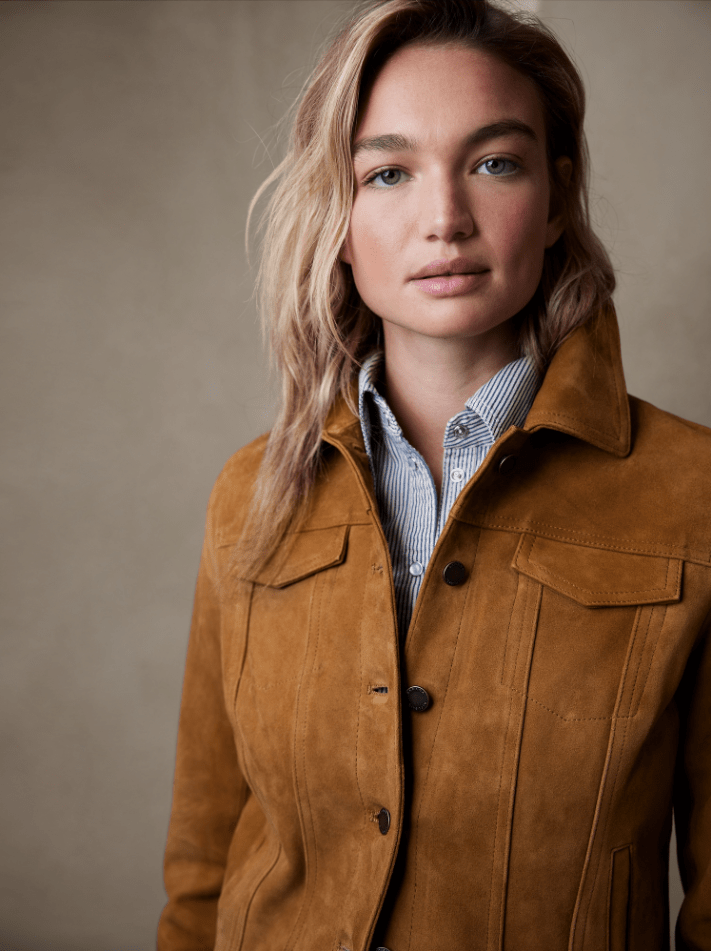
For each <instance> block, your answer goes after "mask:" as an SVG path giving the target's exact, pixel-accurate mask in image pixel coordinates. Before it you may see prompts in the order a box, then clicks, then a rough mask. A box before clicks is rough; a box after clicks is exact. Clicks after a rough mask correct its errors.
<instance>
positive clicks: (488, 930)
mask: <svg viewBox="0 0 711 951" xmlns="http://www.w3.org/2000/svg"><path fill="white" fill-rule="evenodd" d="M515 692H516V693H523V691H521V690H517V691H515ZM512 712H513V698H512V697H511V696H509V713H508V717H507V718H506V731H505V733H504V743H503V744H502V749H501V760H500V762H499V769H498V774H499V785H498V787H497V789H496V828H495V829H494V845H493V848H492V852H491V876H490V878H489V905H488V908H487V912H486V933H487V936H490V935H491V914H492V907H491V906H492V903H493V901H494V867H495V864H496V848H497V845H498V841H499V826H500V824H501V783H502V780H503V772H504V763H505V761H506V737H508V735H509V731H510V729H511V714H512ZM487 943H489V944H490V942H488V940H487Z"/></svg>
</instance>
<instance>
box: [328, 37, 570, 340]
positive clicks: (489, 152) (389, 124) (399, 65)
mask: <svg viewBox="0 0 711 951" xmlns="http://www.w3.org/2000/svg"><path fill="white" fill-rule="evenodd" d="M353 156H354V158H353V162H354V169H355V177H356V182H357V190H356V194H355V199H354V204H353V210H352V214H351V220H350V227H349V232H348V237H347V239H346V242H345V244H344V247H343V249H342V252H341V258H342V260H344V261H345V262H346V263H348V264H350V265H351V267H352V269H353V278H354V280H355V283H356V287H357V288H358V291H359V293H360V295H361V297H362V298H363V300H364V301H365V303H366V304H367V305H368V307H369V308H370V309H371V310H372V311H373V312H374V313H375V314H377V315H378V316H379V317H381V318H382V320H383V321H384V325H385V331H386V342H387V341H388V339H389V338H390V339H391V338H392V335H393V334H398V335H400V336H402V335H412V334H416V335H424V336H425V337H436V338H471V337H475V336H478V335H480V334H485V333H487V332H490V331H492V330H494V328H500V329H503V328H502V326H501V325H502V324H504V322H505V321H507V320H509V318H511V317H513V316H514V315H515V314H516V313H518V311H520V310H521V308H522V307H523V306H524V305H525V304H526V303H527V302H528V301H529V300H530V299H531V297H532V296H533V294H534V292H535V290H536V287H537V286H538V282H539V280H540V277H541V271H542V267H543V254H544V250H545V248H547V247H550V245H552V244H553V243H554V242H555V241H556V240H557V239H558V237H559V236H560V234H561V231H562V224H561V222H560V220H559V219H557V218H551V217H550V214H549V207H550V187H549V178H548V167H547V159H546V140H545V125H544V117H543V110H542V107H541V104H540V102H539V99H538V95H537V92H536V89H535V87H534V85H533V83H532V82H531V81H530V80H528V79H527V78H526V77H524V76H522V75H521V74H520V73H517V72H516V71H515V70H513V69H512V68H511V67H509V66H507V65H505V64H504V63H502V62H501V61H500V60H498V59H496V58H495V57H493V56H491V55H490V54H488V53H484V52H481V51H478V50H473V49H470V48H468V47H464V46H460V45H450V46H436V47H429V46H409V47H405V48H403V49H400V50H399V51H398V52H397V53H395V54H394V55H393V57H392V58H391V59H390V60H388V62H387V63H386V64H385V66H384V67H383V69H382V70H381V72H380V73H379V74H378V76H377V78H376V80H375V82H374V84H373V86H372V89H371V91H370V94H369V95H368V97H367V99H366V101H365V104H364V108H363V109H362V114H361V118H360V122H359V125H358V128H357V130H356V135H355V139H354V145H353ZM563 161H566V160H563ZM447 275H449V276H447Z"/></svg>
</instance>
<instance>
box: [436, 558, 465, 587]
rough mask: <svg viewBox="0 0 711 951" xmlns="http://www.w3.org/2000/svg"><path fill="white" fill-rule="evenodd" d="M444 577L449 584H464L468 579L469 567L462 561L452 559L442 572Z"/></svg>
mask: <svg viewBox="0 0 711 951" xmlns="http://www.w3.org/2000/svg"><path fill="white" fill-rule="evenodd" d="M442 577H443V578H444V580H445V581H446V582H447V584H451V585H452V586H454V585H458V584H464V582H465V581H466V580H467V569H466V568H465V567H464V565H463V564H462V563H461V561H450V563H449V564H448V565H447V566H446V567H445V569H444V571H443V572H442Z"/></svg>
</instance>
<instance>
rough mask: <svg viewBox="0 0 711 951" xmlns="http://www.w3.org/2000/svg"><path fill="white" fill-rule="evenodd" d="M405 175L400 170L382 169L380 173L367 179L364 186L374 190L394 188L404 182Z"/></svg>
mask: <svg viewBox="0 0 711 951" xmlns="http://www.w3.org/2000/svg"><path fill="white" fill-rule="evenodd" d="M405 174H406V173H405V172H403V171H401V170H400V169H399V168H381V169H380V171H379V172H375V173H374V174H373V175H370V176H369V177H368V178H366V180H365V182H364V184H365V185H372V186H373V187H374V188H392V187H393V186H394V185H399V184H400V183H401V182H402V181H403V180H404V177H405Z"/></svg>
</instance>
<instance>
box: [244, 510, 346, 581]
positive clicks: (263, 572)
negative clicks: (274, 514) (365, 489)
mask: <svg viewBox="0 0 711 951" xmlns="http://www.w3.org/2000/svg"><path fill="white" fill-rule="evenodd" d="M347 540H348V525H336V526H334V527H332V528H317V529H313V530H312V531H305V532H294V533H292V534H289V535H287V536H286V537H285V539H284V542H283V543H282V545H280V546H279V548H278V549H277V552H276V554H275V555H274V557H273V558H271V559H270V560H269V561H268V562H267V564H266V565H265V566H264V567H263V568H262V569H260V571H258V572H257V573H256V574H255V575H254V577H252V578H247V579H246V580H247V581H256V582H257V584H263V585H266V586H267V587H269V588H285V587H286V586H287V585H289V584H293V582H295V581H301V580H302V578H308V576H309V575H313V574H315V573H316V572H317V571H323V570H324V568H333V567H334V566H335V565H340V564H341V562H342V561H343V559H344V558H345V557H346V547H347Z"/></svg>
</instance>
